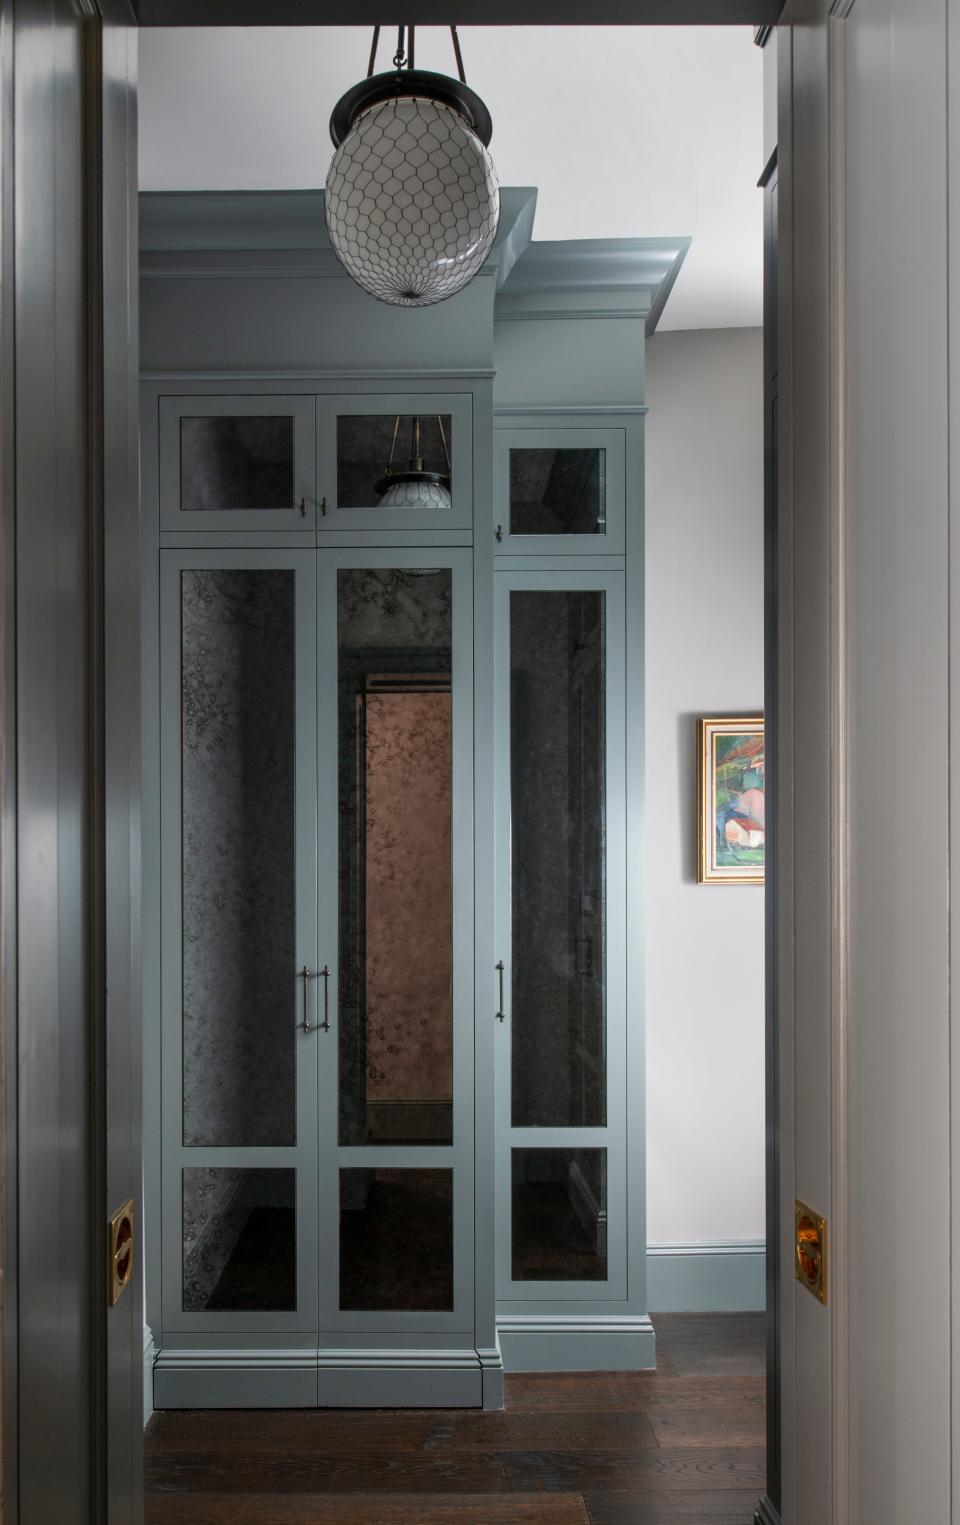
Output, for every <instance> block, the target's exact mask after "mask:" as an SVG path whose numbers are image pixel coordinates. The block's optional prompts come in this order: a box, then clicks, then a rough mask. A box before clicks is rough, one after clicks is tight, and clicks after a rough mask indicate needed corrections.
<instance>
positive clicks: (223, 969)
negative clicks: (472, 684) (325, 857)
mask: <svg viewBox="0 0 960 1525" xmlns="http://www.w3.org/2000/svg"><path fill="white" fill-rule="evenodd" d="M294 576H295V574H294V572H293V571H291V570H266V569H264V570H244V569H238V568H216V569H197V570H186V571H183V572H182V573H181V580H180V625H181V664H182V665H181V673H182V676H181V726H182V730H181V745H182V757H181V780H182V855H183V863H182V885H183V889H182V895H183V901H182V913H183V927H182V946H183V991H182V993H183V1142H184V1144H185V1145H188V1146H224V1145H228V1146H259V1147H264V1146H270V1145H289V1144H293V1143H295V1141H296V1097H295V1027H294V1005H293V1003H294V997H295V991H294V981H293V970H294V965H295V944H294V936H295V882H294V869H295V848H294V825H295V823H294V774H295V762H294V759H295V723H296V717H295V699H294V681H295V673H294V658H295V653H294V615H295V607H294V606H295V594H294Z"/></svg>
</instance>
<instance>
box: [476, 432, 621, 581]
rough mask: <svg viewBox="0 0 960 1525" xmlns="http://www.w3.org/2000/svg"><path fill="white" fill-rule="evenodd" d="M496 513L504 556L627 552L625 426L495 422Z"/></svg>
mask: <svg viewBox="0 0 960 1525" xmlns="http://www.w3.org/2000/svg"><path fill="white" fill-rule="evenodd" d="M494 519H495V523H496V538H495V546H496V550H497V552H498V553H499V554H500V555H508V556H518V555H519V556H559V555H576V556H615V555H616V556H618V555H622V554H623V550H624V539H625V519H626V432H625V430H623V429H601V428H596V427H593V426H590V425H587V424H584V425H580V424H578V422H577V421H576V420H566V419H565V420H564V421H563V422H562V423H560V422H556V423H553V424H551V426H550V427H541V426H533V425H531V426H529V427H527V426H524V427H516V426H514V425H513V423H511V425H510V426H506V425H498V427H497V428H496V429H495V431H494Z"/></svg>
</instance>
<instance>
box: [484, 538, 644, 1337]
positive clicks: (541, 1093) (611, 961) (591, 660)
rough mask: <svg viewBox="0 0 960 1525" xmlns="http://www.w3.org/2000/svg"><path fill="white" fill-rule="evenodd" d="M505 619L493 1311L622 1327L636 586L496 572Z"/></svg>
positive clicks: (561, 574)
mask: <svg viewBox="0 0 960 1525" xmlns="http://www.w3.org/2000/svg"><path fill="white" fill-rule="evenodd" d="M496 609H497V614H496V622H495V623H496V639H497V643H498V645H497V653H496V661H497V683H498V698H497V718H498V739H497V800H498V817H499V825H498V830H497V854H498V862H497V889H498V894H497V942H498V950H499V953H500V957H501V959H502V960H503V964H504V989H505V1000H504V1006H503V1007H502V1008H501V1010H502V1012H503V1021H502V1023H501V1027H500V1029H499V1034H498V1041H499V1060H498V1113H499V1115H498V1128H497V1137H498V1150H499V1152H500V1159H499V1170H498V1213H497V1217H498V1223H499V1224H500V1226H501V1235H500V1240H499V1250H498V1253H499V1260H500V1264H499V1274H498V1308H499V1310H500V1312H501V1313H502V1314H507V1315H509V1314H513V1315H516V1316H517V1317H518V1318H519V1317H520V1316H522V1315H524V1314H530V1313H532V1312H533V1311H534V1310H535V1309H537V1308H539V1309H540V1310H541V1311H544V1312H546V1311H548V1310H552V1311H556V1312H559V1311H563V1310H566V1311H569V1312H575V1311H577V1310H582V1311H586V1310H587V1309H588V1308H591V1307H592V1309H593V1311H596V1312H598V1313H602V1312H603V1311H604V1307H605V1305H606V1307H607V1308H608V1309H609V1311H611V1312H612V1311H613V1306H612V1305H614V1304H616V1303H622V1302H623V1301H624V1300H625V1299H626V1298H627V1296H628V1286H627V1253H626V1251H627V1222H626V1215H627V1148H626V1122H627V1118H626V1096H627V1091H626V1061H627V1049H626V812H625V769H624V759H625V732H624V715H625V700H626V684H625V667H624V579H623V573H622V572H620V571H610V570H605V569H602V568H598V569H597V570H596V571H595V572H594V571H580V570H571V571H570V572H565V571H529V572H527V571H511V572H506V571H504V572H499V573H498V574H497V592H496ZM507 1327H509V1320H508V1323H507Z"/></svg>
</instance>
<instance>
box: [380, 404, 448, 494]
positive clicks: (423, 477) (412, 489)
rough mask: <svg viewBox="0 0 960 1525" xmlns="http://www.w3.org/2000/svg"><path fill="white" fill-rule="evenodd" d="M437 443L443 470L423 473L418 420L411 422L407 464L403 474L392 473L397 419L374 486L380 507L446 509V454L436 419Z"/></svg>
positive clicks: (401, 472)
mask: <svg viewBox="0 0 960 1525" xmlns="http://www.w3.org/2000/svg"><path fill="white" fill-rule="evenodd" d="M437 426H438V428H439V430H440V440H441V443H442V445H443V455H444V460H445V461H446V465H447V469H446V471H426V470H424V465H423V456H422V454H421V430H420V420H419V418H414V419H413V420H412V426H411V437H410V465H409V467H408V468H407V470H406V471H394V469H393V457H394V453H395V451H396V448H397V435H398V434H399V432H400V420H399V418H398V419H397V421H396V423H395V424H394V426H393V441H392V443H391V445H390V459H389V461H388V462H387V469H386V471H385V472H384V475H383V476H382V477H381V478H380V480H379V482H378V483H377V487H376V490H377V495H378V497H379V498H380V506H381V508H449V507H450V501H451V500H450V452H449V450H448V449H447V436H446V434H445V433H444V428H443V421H442V420H441V419H440V418H438V419H437Z"/></svg>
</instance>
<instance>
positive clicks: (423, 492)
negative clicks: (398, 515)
mask: <svg viewBox="0 0 960 1525" xmlns="http://www.w3.org/2000/svg"><path fill="white" fill-rule="evenodd" d="M450 501H451V499H450V493H449V490H448V489H447V488H446V487H444V486H443V484H442V483H440V482H391V483H390V486H389V487H388V488H387V490H386V492H385V493H384V494H383V497H382V498H381V499H380V503H379V507H380V508H449V507H450Z"/></svg>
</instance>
